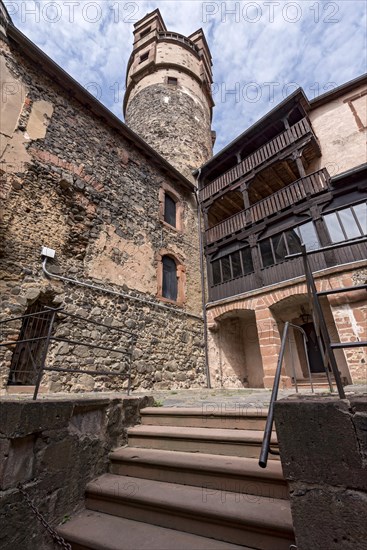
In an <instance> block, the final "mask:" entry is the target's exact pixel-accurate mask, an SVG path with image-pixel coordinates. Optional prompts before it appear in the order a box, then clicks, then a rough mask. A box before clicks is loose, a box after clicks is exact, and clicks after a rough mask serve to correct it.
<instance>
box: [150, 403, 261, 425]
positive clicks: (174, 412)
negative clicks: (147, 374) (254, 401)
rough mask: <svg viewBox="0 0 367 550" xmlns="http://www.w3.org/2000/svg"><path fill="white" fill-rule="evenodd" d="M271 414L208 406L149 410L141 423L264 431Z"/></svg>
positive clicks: (246, 408)
mask: <svg viewBox="0 0 367 550" xmlns="http://www.w3.org/2000/svg"><path fill="white" fill-rule="evenodd" d="M267 414H268V411H267V409H261V408H258V409H256V408H249V407H246V406H240V404H238V406H235V407H234V408H233V407H232V408H227V406H225V405H223V404H221V403H220V404H214V403H206V404H204V405H203V406H202V408H184V407H147V408H145V409H142V410H141V423H142V424H143V425H155V426H187V427H189V426H191V427H196V428H221V429H240V430H263V429H264V428H265V422H266V417H267Z"/></svg>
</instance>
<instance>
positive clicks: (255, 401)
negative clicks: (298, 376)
mask: <svg viewBox="0 0 367 550" xmlns="http://www.w3.org/2000/svg"><path fill="white" fill-rule="evenodd" d="M345 392H346V394H347V396H348V394H366V393H367V385H359V386H347V387H346V388H345ZM315 394H317V395H319V396H320V397H321V396H330V392H329V391H327V390H326V389H315ZM144 395H151V396H153V397H154V399H155V402H156V406H159V407H162V406H164V407H205V408H206V409H207V410H213V411H219V410H221V409H222V410H223V412H224V411H225V410H226V409H233V408H234V409H236V408H238V407H241V408H243V407H246V408H247V407H248V408H250V407H253V408H267V407H268V405H269V401H270V397H271V390H268V389H260V388H258V389H248V388H244V389H233V390H229V389H226V390H223V389H207V388H201V389H193V390H157V391H149V392H147V391H137V392H132V393H131V397H140V396H144ZM296 395H312V394H311V391H310V390H306V389H302V390H301V391H300V393H299V394H296V392H295V389H294V388H293V389H291V390H279V393H278V399H283V398H285V397H290V396H296ZM332 395H334V396H335V397H337V394H336V393H334V394H332ZM121 397H126V393H124V392H121V393H119V392H86V393H47V394H45V393H43V394H42V393H40V394H39V395H38V400H39V401H42V400H70V399H72V400H79V399H81V400H84V399H113V398H121ZM31 398H32V396H31V394H23V395H22V394H17V395H11V394H10V395H9V394H8V395H2V396H1V397H0V400H7V401H8V400H9V401H17V400H30V399H31Z"/></svg>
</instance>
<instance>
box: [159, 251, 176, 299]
mask: <svg viewBox="0 0 367 550" xmlns="http://www.w3.org/2000/svg"><path fill="white" fill-rule="evenodd" d="M162 264H163V280H162V295H163V298H167V299H168V300H174V301H175V302H176V301H177V294H178V282H177V266H176V262H175V260H174V259H173V258H171V257H170V256H163V258H162Z"/></svg>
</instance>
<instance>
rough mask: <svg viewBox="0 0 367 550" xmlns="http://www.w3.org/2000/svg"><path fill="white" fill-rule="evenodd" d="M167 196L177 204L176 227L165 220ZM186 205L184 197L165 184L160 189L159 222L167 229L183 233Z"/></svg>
mask: <svg viewBox="0 0 367 550" xmlns="http://www.w3.org/2000/svg"><path fill="white" fill-rule="evenodd" d="M166 194H167V195H168V196H169V197H170V198H171V199H172V200H173V201H174V202H175V203H176V225H175V226H174V225H171V224H170V223H168V222H167V221H166V220H165V196H166ZM183 213H184V204H183V200H182V197H181V196H180V195H179V194H178V193H177V191H176V190H175V189H173V188H172V187H171V186H170V185H168V184H166V183H164V184H162V185H161V187H160V188H159V214H158V215H159V221H160V222H161V224H162V225H163V226H164V227H166V228H167V229H171V230H172V231H176V232H178V233H183V231H184V227H183Z"/></svg>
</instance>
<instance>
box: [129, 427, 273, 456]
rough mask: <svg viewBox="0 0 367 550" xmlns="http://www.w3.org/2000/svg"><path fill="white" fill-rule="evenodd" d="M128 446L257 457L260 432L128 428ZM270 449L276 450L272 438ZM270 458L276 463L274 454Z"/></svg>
mask: <svg viewBox="0 0 367 550" xmlns="http://www.w3.org/2000/svg"><path fill="white" fill-rule="evenodd" d="M127 432H128V442H129V446H131V447H144V448H150V449H162V450H168V451H184V452H194V453H198V452H200V453H206V454H217V455H229V456H243V457H247V458H258V457H259V453H260V449H261V443H262V439H263V432H262V431H259V430H230V429H219V428H210V429H208V428H193V427H187V428H186V427H176V426H148V425H140V426H134V427H133V428H129V429H128V431H127ZM272 446H273V447H274V448H276V447H277V439H276V435H275V434H274V435H273V436H272ZM270 458H272V459H276V460H279V457H278V456H276V455H270Z"/></svg>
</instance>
